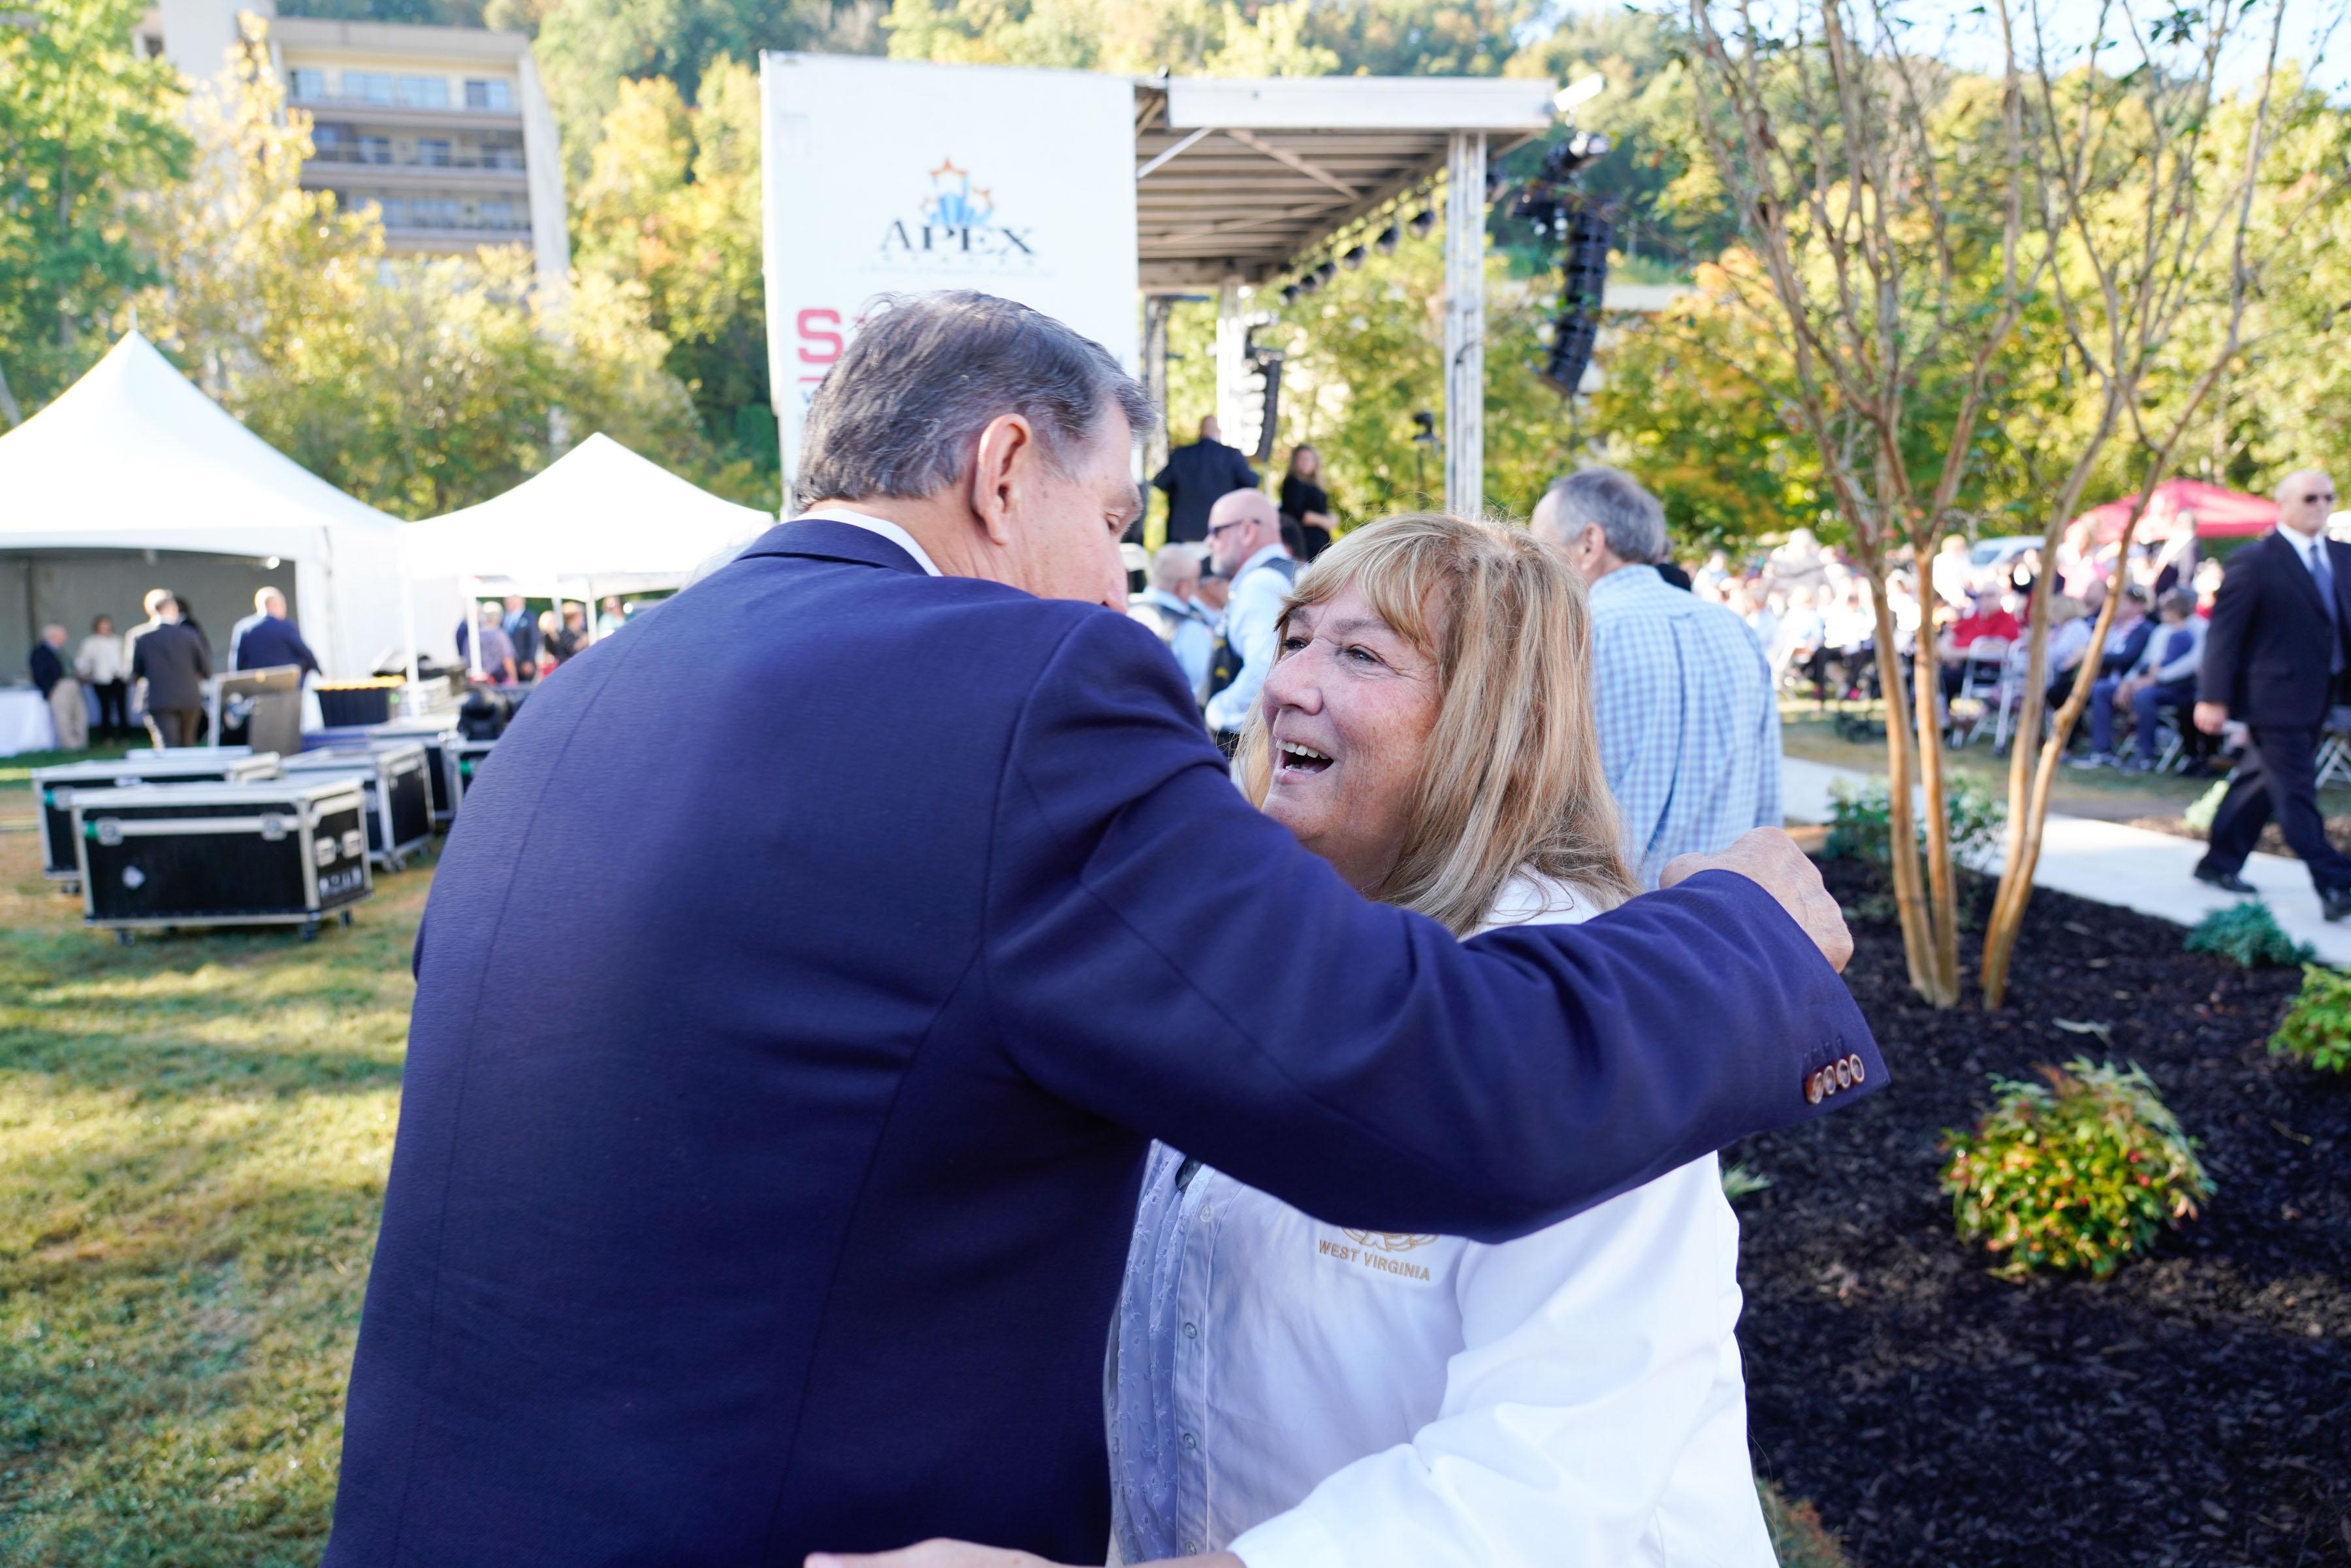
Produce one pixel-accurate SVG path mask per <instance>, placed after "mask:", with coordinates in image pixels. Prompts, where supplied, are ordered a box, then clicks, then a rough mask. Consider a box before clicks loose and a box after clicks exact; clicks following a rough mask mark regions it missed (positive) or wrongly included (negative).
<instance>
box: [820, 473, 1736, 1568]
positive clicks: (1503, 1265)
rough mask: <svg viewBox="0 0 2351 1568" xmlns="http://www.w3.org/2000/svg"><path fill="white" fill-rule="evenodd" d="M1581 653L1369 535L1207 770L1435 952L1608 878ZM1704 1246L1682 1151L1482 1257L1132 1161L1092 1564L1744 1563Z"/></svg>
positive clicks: (1475, 577)
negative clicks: (1098, 1543) (1672, 1165)
mask: <svg viewBox="0 0 2351 1568" xmlns="http://www.w3.org/2000/svg"><path fill="white" fill-rule="evenodd" d="M1589 646H1590V632H1589V626H1588V622H1587V619H1586V615H1585V608H1584V598H1583V583H1582V581H1581V580H1579V579H1578V578H1577V576H1576V574H1575V573H1574V572H1573V570H1571V569H1569V568H1568V566H1567V565H1566V564H1565V563H1564V562H1562V561H1561V560H1559V559H1555V558H1554V557H1552V556H1551V555H1550V554H1549V553H1548V552H1547V551H1545V550H1544V549H1543V548H1542V547H1541V546H1540V545H1538V544H1536V543H1535V542H1534V541H1533V539H1532V538H1530V537H1529V536H1527V535H1526V534H1525V533H1523V532H1521V531H1520V530H1518V529H1514V528H1494V527H1489V526H1487V525H1484V524H1479V523H1468V522H1463V521H1461V520H1459V519H1458V518H1455V517H1437V516H1413V517H1391V518H1387V519H1385V520H1384V521H1381V522H1377V523H1374V524H1371V525H1369V526H1367V527H1365V528H1359V529H1357V530H1355V531H1354V532H1353V533H1351V534H1349V535H1347V536H1346V537H1345V538H1343V539H1341V540H1340V541H1339V542H1338V543H1337V544H1334V545H1333V546H1332V548H1331V549H1330V550H1329V551H1328V552H1327V553H1326V554H1324V555H1323V556H1322V559H1319V560H1318V561H1316V562H1315V563H1314V564H1313V565H1312V566H1311V567H1309V568H1308V569H1307V570H1305V571H1303V572H1302V573H1301V574H1300V576H1299V579H1298V582H1297V586H1296V588H1295V590H1294V591H1293V592H1292V595H1291V598H1290V607H1289V610H1288V612H1287V614H1286V616H1285V618H1284V620H1283V622H1282V625H1281V634H1280V656H1279V658H1278V660H1277V662H1276V663H1275V664H1274V666H1273V668H1272V670H1271V671H1270V673H1269V674H1268V675H1267V677H1266V683H1265V689H1264V695H1263V696H1262V698H1261V699H1260V701H1259V707H1258V710H1257V712H1256V714H1255V715H1254V716H1253V718H1252V721H1251V723H1250V726H1249V730H1248V731H1247V732H1246V733H1245V735H1244V737H1243V740H1242V744H1241V748H1240V751H1239V753H1238V757H1237V758H1236V760H1235V763H1234V771H1235V777H1236V779H1238V782H1239V784H1240V786H1241V788H1242V789H1243V790H1244V791H1245V792H1247V794H1248V795H1249V799H1250V800H1252V801H1254V802H1255V803H1257V804H1258V805H1259V806H1260V807H1262V808H1263V809H1264V810H1265V811H1266V812H1267V813H1268V814H1269V815H1270V816H1272V817H1275V818H1277V819H1278V820H1280V821H1282V822H1283V823H1285V824H1286V825H1288V826H1289V827H1290V829H1291V830H1292V831H1295V832H1296V833H1297V835H1298V837H1299V839H1300V840H1301V841H1302V842H1303V843H1305V844H1306V845H1307V847H1308V848H1310V849H1312V850H1314V851H1316V852H1319V853H1321V854H1322V855H1323V856H1324V857H1325V858H1327V859H1328V860H1329V861H1330V862H1331V863H1332V866H1333V867H1335V868H1336V869H1337V870H1338V871H1339V873H1341V874H1342V875H1343V876H1344V877H1345V878H1346V879H1347V880H1348V881H1349V882H1351V883H1353V884H1354V886H1355V887H1357V888H1358V889H1359V890H1361V891H1362V892H1363V893H1364V894H1365V895H1366V896H1369V897H1373V898H1377V899H1382V900H1384V901H1386V902H1389V903H1393V904H1403V905H1405V906H1406V907H1408V908H1412V909H1416V910H1418V911H1420V912H1421V913H1423V914H1425V915H1430V916H1431V917H1433V918H1435V919H1437V920H1438V921H1441V922H1443V923H1444V924H1445V925H1448V926H1450V927H1451V928H1452V929H1453V931H1454V932H1456V933H1457V934H1458V935H1459V936H1471V935H1473V934H1475V933H1476V932H1478V931H1480V930H1485V929H1489V928H1490V927H1492V926H1495V925H1510V924H1518V923H1522V922H1532V921H1577V920H1583V919H1587V918H1589V917H1590V916H1592V915H1594V914H1597V913H1598V912H1599V911H1601V910H1603V909H1606V908H1609V907H1611V906H1613V905H1614V904H1617V903H1618V902H1620V901H1621V900H1623V899H1625V897H1627V896H1629V895H1630V894H1632V893H1633V891H1634V884H1633V883H1632V881H1631V879H1630V877H1629V875H1628V874H1627V873H1626V871H1625V864H1624V860H1623V857H1622V854H1621V852H1620V851H1619V849H1618V844H1617V836H1616V821H1615V810H1614V804H1613V802H1612V801H1611V800H1610V798H1609V795H1608V789H1607V785H1606V783H1605V780H1604V776H1603V774H1602V771H1601V767H1600V754H1599V747H1598V743H1597V739H1596V737H1594V735H1593V718H1592V699H1591V692H1590V684H1589V678H1588V669H1587V666H1588V651H1589ZM1737 1265H1738V1221H1737V1220H1736V1219H1735V1218H1733V1216H1732V1214H1731V1211H1730V1207H1729V1204H1728V1203H1726V1202H1725V1201H1724V1199H1723V1196H1722V1185H1721V1179H1720V1176H1719V1171H1718V1169H1717V1166H1716V1162H1715V1159H1714V1157H1713V1156H1711V1155H1709V1156H1708V1157H1707V1158H1705V1159H1702V1160H1698V1161H1695V1162H1693V1163H1691V1164H1689V1165H1687V1166H1681V1167H1679V1168H1677V1169H1674V1170H1668V1171H1665V1172H1662V1173H1660V1174H1659V1175H1657V1176H1656V1177H1655V1178H1654V1179H1652V1180H1651V1181H1649V1182H1648V1183H1647V1184H1646V1185H1645V1186H1638V1187H1635V1188H1634V1189H1633V1190H1631V1191H1629V1192H1626V1193H1625V1194H1623V1195H1622V1196H1620V1197H1615V1198H1614V1199H1611V1200H1610V1201H1608V1202H1606V1203H1604V1204H1601V1205H1599V1206H1598V1207H1593V1208H1591V1209H1589V1210H1586V1211H1585V1212H1584V1213H1583V1214H1581V1215H1578V1216H1576V1217H1574V1218H1570V1219H1566V1220H1563V1221H1562V1222H1560V1223H1559V1224H1557V1225H1554V1226H1552V1228H1549V1229H1547V1230H1542V1231H1539V1232H1537V1233H1535V1234H1534V1235H1531V1236H1528V1237H1524V1238H1522V1239H1519V1240H1517V1241H1512V1242H1509V1243H1506V1244H1503V1245H1499V1246H1487V1245H1481V1244H1479V1243H1475V1242H1470V1241H1468V1240H1464V1239H1460V1238H1458V1237H1445V1236H1418V1235H1398V1234H1392V1233H1387V1232H1380V1231H1361V1230H1350V1229H1344V1228H1340V1227H1337V1226H1332V1225H1325V1224H1323V1223H1322V1222H1321V1221H1319V1220H1317V1219H1315V1218H1313V1217H1312V1216H1311V1215H1308V1214H1305V1213H1302V1212H1301V1211H1300V1210H1298V1209H1295V1208H1292V1207H1290V1206H1289V1205H1287V1204H1284V1203H1282V1202H1280V1200H1278V1199H1275V1198H1272V1197H1268V1196H1266V1195H1265V1194H1263V1193H1261V1192H1258V1191H1256V1190H1255V1189H1253V1188H1251V1187H1248V1186H1243V1185H1242V1184H1240V1183H1239V1182H1237V1181H1234V1180H1232V1179H1231V1178H1229V1177H1228V1176H1223V1175H1221V1174H1219V1173H1218V1172H1217V1171H1215V1170H1213V1169H1209V1168H1207V1167H1205V1166H1199V1165H1197V1164H1196V1163H1195V1162H1193V1161H1190V1160H1187V1159H1186V1157H1185V1156H1184V1155H1183V1154H1182V1153H1181V1152H1180V1151H1178V1150H1174V1149H1169V1148H1165V1147H1160V1148H1156V1149H1155V1150H1154V1151H1153V1153H1152V1157H1151V1162H1150V1165H1149V1166H1148V1168H1147V1170H1146V1172H1145V1175H1144V1186H1143V1196H1142V1202H1141V1205H1140V1207H1139V1211H1138V1214H1137V1218H1136V1223H1135V1232H1134V1244H1133V1247H1132V1249H1131V1251H1130V1252H1129V1255H1128V1260H1127V1273H1126V1283H1125V1287H1124V1290H1123V1294H1122V1297H1121V1300H1120V1303H1119V1316H1118V1321H1117V1324H1116V1326H1115V1329H1114V1331H1113V1340H1112V1345H1111V1355H1110V1365H1109V1370H1108V1379H1107V1397H1108V1404H1109V1411H1108V1416H1109V1423H1110V1446H1111V1459H1112V1470H1113V1474H1112V1485H1113V1501H1114V1507H1115V1521H1116V1522H1115V1535H1116V1539H1115V1540H1114V1542H1113V1560H1114V1561H1117V1562H1122V1563H1147V1562H1165V1561H1167V1560H1171V1559H1184V1560H1191V1561H1192V1562H1193V1563H1196V1565H1197V1568H1211V1565H1214V1568H1232V1565H1233V1564H1235V1563H1242V1564H1246V1568H1386V1565H1391V1564H1393V1565H1395V1568H1534V1565H1537V1564H1540V1565H1541V1568H1632V1565H1638V1564H1667V1563H1671V1564H1675V1565H1677V1568H1678V1565H1682V1564H1691V1565H1698V1564H1705V1565H1712V1568H1770V1565H1771V1563H1772V1562H1773V1556H1772V1551H1771V1540H1770V1537H1769V1534H1768V1532H1767V1531H1766V1529H1765V1526H1764V1523H1763V1517H1762V1511H1761V1507H1760V1506H1759V1505H1758V1503H1757V1500H1756V1496H1755V1485H1754V1479H1753V1476H1752V1474H1751V1473H1750V1469H1749V1467H1748V1459H1747V1406H1746V1395H1745V1387H1744V1385H1743V1382H1742V1380H1741V1377H1740V1363H1739V1347H1738V1343H1737V1341H1736V1340H1735V1339H1734V1338H1733V1336H1732V1329H1733V1326H1734V1325H1735V1324H1736V1322H1738V1318H1739V1306H1740V1295H1739V1285H1738V1279H1737ZM852 1561H864V1560H852ZM871 1561H874V1562H879V1563H889V1564H893V1565H897V1564H904V1565H905V1568H917V1565H919V1568H1012V1565H1016V1564H1033V1563H1037V1561H1038V1560H1037V1559H1035V1558H1033V1557H1029V1556H1028V1555H1027V1554H1025V1553H1020V1552H999V1551H996V1550H993V1549H988V1548H980V1547H969V1546H964V1545H960V1544H951V1543H946V1542H933V1543H929V1544H927V1545H925V1546H924V1547H918V1548H914V1549H913V1550H912V1551H909V1552H904V1553H893V1554H891V1555H889V1556H887V1557H884V1558H881V1559H874V1560H871Z"/></svg>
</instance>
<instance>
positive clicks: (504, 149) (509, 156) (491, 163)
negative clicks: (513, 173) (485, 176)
mask: <svg viewBox="0 0 2351 1568" xmlns="http://www.w3.org/2000/svg"><path fill="white" fill-rule="evenodd" d="M482 167H483V168H485V169H519V168H521V167H522V143H521V142H519V141H512V140H510V139H508V138H506V137H490V136H485V137H483V138H482Z"/></svg>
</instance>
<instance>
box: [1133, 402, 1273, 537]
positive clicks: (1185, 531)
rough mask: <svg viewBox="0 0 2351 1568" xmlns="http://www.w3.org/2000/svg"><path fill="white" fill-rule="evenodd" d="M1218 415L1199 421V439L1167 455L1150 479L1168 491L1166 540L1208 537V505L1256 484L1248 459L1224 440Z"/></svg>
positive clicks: (1254, 474) (1255, 475)
mask: <svg viewBox="0 0 2351 1568" xmlns="http://www.w3.org/2000/svg"><path fill="white" fill-rule="evenodd" d="M1223 434H1224V432H1223V431H1222V430H1220V429H1219V428H1217V416H1216V415H1215V414H1213V413H1212V414H1210V415H1208V417H1207V418H1206V419H1204V420H1202V421H1201V422H1200V439H1199V440H1197V441H1196V442H1194V443H1193V444H1191V445H1189V446H1179V447H1177V448H1176V449H1175V451H1173V452H1171V453H1169V454H1168V455H1167V465H1166V466H1165V468H1162V469H1161V470H1160V471H1159V472H1158V473H1156V474H1155V475H1153V476H1152V478H1151V482H1152V484H1153V485H1155V486H1157V487H1158V488H1160V489H1162V490H1165V492H1167V542H1168V543H1169V544H1171V545H1182V544H1197V543H1198V542H1199V541H1200V540H1202V539H1205V538H1207V537H1208V508H1209V507H1213V506H1215V505H1216V504H1217V501H1218V499H1220V498H1221V497H1226V496H1229V495H1231V494H1232V493H1233V492H1234V491H1235V490H1250V489H1255V488H1256V487H1257V470H1256V469H1254V468H1251V467H1250V466H1249V459H1248V458H1246V457H1244V456H1242V455H1240V453H1239V452H1238V450H1236V449H1235V448H1233V447H1230V446H1228V445H1226V444H1224V442H1223V440H1222V439H1221V437H1222V436H1223Z"/></svg>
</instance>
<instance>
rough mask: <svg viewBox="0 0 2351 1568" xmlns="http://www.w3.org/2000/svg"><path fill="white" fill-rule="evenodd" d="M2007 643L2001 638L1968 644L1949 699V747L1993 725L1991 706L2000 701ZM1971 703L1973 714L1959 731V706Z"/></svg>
mask: <svg viewBox="0 0 2351 1568" xmlns="http://www.w3.org/2000/svg"><path fill="white" fill-rule="evenodd" d="M2008 650H2009V640H2008V639H2007V638H2005V637H1979V638H1977V639H1976V640H1975V641H1974V642H1973V643H1970V644H1969V647H1968V651H1967V656H1966V658H1965V659H1964V661H1963V662H1962V663H1961V664H1960V665H1959V692H1958V694H1957V695H1955V696H1953V697H1952V699H1951V713H1950V731H1951V744H1952V745H1953V746H1955V747H1959V746H1965V745H1967V744H1968V743H1969V742H1970V741H1971V740H1973V739H1975V737H1977V736H1979V735H1980V734H1982V733H1983V727H1984V726H1985V725H1986V724H1990V723H1993V722H1995V719H1994V714H1993V710H1994V706H1995V705H1996V704H1997V703H1998V701H1999V699H2000V688H2001V682H2002V680H2004V679H2005V678H2006V673H2007V669H2008ZM1961 703H1972V704H1973V705H1974V710H1975V711H1974V712H1973V713H1972V714H1971V715H1970V716H1969V717H1968V718H1967V720H1966V721H1965V723H1966V728H1965V729H1964V731H1963V730H1962V729H1961V728H1960V725H1961V722H1962V721H1961V720H1960V717H1959V705H1960V704H1961Z"/></svg>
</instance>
